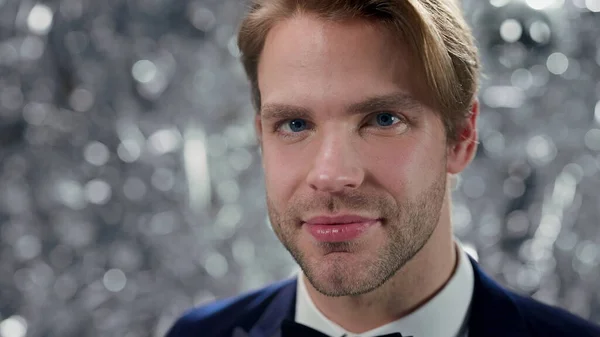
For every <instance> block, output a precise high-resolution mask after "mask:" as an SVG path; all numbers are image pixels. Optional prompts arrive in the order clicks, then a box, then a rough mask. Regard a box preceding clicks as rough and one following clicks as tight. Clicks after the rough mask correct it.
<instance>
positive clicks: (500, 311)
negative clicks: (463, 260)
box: [469, 257, 529, 337]
mask: <svg viewBox="0 0 600 337" xmlns="http://www.w3.org/2000/svg"><path fill="white" fill-rule="evenodd" d="M469 258H470V259H471V264H472V265H473V271H474V273H475V288H474V290H473V300H472V302H471V313H470V317H469V336H473V337H479V336H486V337H506V336H511V337H513V336H514V337H525V336H528V335H529V334H528V329H527V325H526V324H525V321H524V320H523V316H522V315H521V313H520V312H519V308H518V306H517V305H516V303H515V302H514V300H513V298H512V296H511V295H510V293H509V292H508V291H507V290H506V289H504V288H502V287H501V286H500V285H499V284H498V283H496V282H495V281H494V280H492V279H491V278H490V277H489V276H487V275H486V274H485V273H484V272H483V270H482V269H481V267H480V266H479V264H478V263H477V262H475V260H473V258H471V257H469Z"/></svg>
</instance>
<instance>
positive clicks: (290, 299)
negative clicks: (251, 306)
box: [244, 277, 296, 337]
mask: <svg viewBox="0 0 600 337" xmlns="http://www.w3.org/2000/svg"><path fill="white" fill-rule="evenodd" d="M295 314H296V278H295V277H294V278H292V279H290V280H289V281H287V282H285V284H284V285H283V286H282V287H281V289H279V291H278V293H277V295H275V297H274V298H273V300H272V301H271V303H270V304H269V306H268V307H267V309H266V310H265V311H264V313H263V314H262V315H261V316H260V318H259V319H258V321H257V322H256V324H254V326H253V327H252V329H251V330H250V331H249V333H248V337H279V336H280V335H281V332H280V329H281V324H282V323H283V320H284V319H290V320H292V321H293V320H294V316H295ZM244 337H246V336H244Z"/></svg>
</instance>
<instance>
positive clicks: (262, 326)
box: [248, 257, 528, 337]
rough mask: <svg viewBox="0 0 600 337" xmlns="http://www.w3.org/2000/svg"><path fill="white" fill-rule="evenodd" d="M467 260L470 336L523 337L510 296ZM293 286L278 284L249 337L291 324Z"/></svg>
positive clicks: (271, 334) (270, 335)
mask: <svg viewBox="0 0 600 337" xmlns="http://www.w3.org/2000/svg"><path fill="white" fill-rule="evenodd" d="M469 259H470V261H471V264H472V265H473V272H474V278H475V287H474V290H473V300H472V302H471V309H470V315H469V321H468V325H469V336H470V337H480V336H485V337H506V336H511V337H526V336H527V335H528V334H527V326H526V324H525V322H524V320H523V318H522V315H521V314H520V312H519V309H518V307H517V305H516V304H515V303H514V301H513V300H512V297H511V295H510V294H509V293H508V292H507V291H506V290H505V289H504V288H502V287H501V286H500V285H499V284H497V283H496V282H495V281H493V280H492V279H491V278H489V277H488V276H487V275H486V274H485V273H484V272H483V270H482V269H481V268H480V267H479V264H478V263H477V262H476V261H475V260H474V259H473V258H471V257H469ZM296 282H297V280H296V278H292V279H289V280H286V281H284V282H282V283H281V285H280V289H279V291H278V293H277V295H275V297H274V298H273V300H272V302H271V303H270V304H269V306H268V307H267V309H266V310H265V311H264V313H263V314H262V315H261V317H260V318H259V319H258V321H257V322H256V324H255V325H254V326H253V327H252V329H251V330H250V331H249V333H248V336H249V337H276V336H278V335H279V328H280V326H281V324H282V322H283V320H284V319H290V320H294V316H295V301H296ZM507 322H509V323H508V324H507Z"/></svg>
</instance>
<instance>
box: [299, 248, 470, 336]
mask: <svg viewBox="0 0 600 337" xmlns="http://www.w3.org/2000/svg"><path fill="white" fill-rule="evenodd" d="M456 246H457V247H458V250H459V254H458V256H459V258H458V267H457V268H456V270H455V272H454V274H453V275H452V277H451V278H450V280H449V281H448V283H446V285H445V286H444V288H443V289H442V290H441V291H440V292H439V293H438V294H437V295H435V296H434V297H433V298H432V299H431V300H429V301H428V302H426V303H425V304H423V305H422V306H421V307H420V308H418V309H417V310H415V311H413V312H412V313H411V314H409V315H407V316H405V317H402V318H400V319H399V320H397V321H394V322H391V323H388V324H386V325H384V326H381V327H378V328H375V329H373V330H370V331H367V332H365V333H362V334H360V335H357V334H353V333H350V332H348V331H345V330H344V329H343V328H342V327H340V326H339V325H337V324H335V323H334V322H332V321H330V320H329V319H328V318H327V317H325V316H324V315H323V314H322V313H321V312H320V311H319V309H317V307H316V306H315V304H314V302H313V301H312V299H311V298H310V295H309V294H308V292H307V290H306V285H305V284H304V281H303V278H302V277H301V275H302V274H300V275H298V282H297V291H296V317H295V320H296V322H298V323H301V324H304V325H306V326H309V327H311V328H313V329H315V330H318V331H320V332H322V333H324V334H326V335H328V336H335V337H339V336H342V335H344V334H346V335H347V336H348V337H355V336H360V337H373V336H378V335H384V334H390V333H394V332H401V333H402V334H403V335H404V336H415V337H457V336H466V332H465V331H464V327H465V326H466V324H465V322H466V321H467V318H468V317H467V316H468V312H469V307H470V304H471V297H472V296H473V287H474V276H473V266H472V265H471V263H470V261H469V258H468V255H467V253H466V252H465V251H464V250H463V248H462V246H461V245H460V243H459V242H457V245H456ZM300 273H302V272H301V271H300Z"/></svg>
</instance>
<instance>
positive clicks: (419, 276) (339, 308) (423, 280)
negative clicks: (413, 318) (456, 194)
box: [302, 192, 457, 333]
mask: <svg viewBox="0 0 600 337" xmlns="http://www.w3.org/2000/svg"><path fill="white" fill-rule="evenodd" d="M449 200H450V195H449V192H448V193H447V194H446V198H445V201H444V205H443V207H442V214H441V216H440V220H439V223H438V226H437V227H436V229H435V230H434V232H433V234H432V235H431V237H430V238H429V240H428V241H427V243H426V244H425V245H424V246H423V248H422V249H421V250H420V251H419V252H418V253H417V254H416V255H415V256H414V257H413V258H412V259H411V260H410V261H409V262H408V263H406V264H405V265H404V266H403V267H402V268H401V269H400V270H398V272H397V273H396V274H395V275H394V276H393V277H392V278H391V279H390V280H388V281H387V282H386V283H385V284H384V285H382V286H381V287H379V288H377V289H376V290H374V291H372V292H370V293H367V294H362V295H359V296H343V297H328V296H325V295H323V294H321V293H320V292H318V291H317V290H316V289H315V288H314V287H313V286H312V285H311V284H310V282H309V281H308V280H307V279H306V276H304V275H303V276H302V277H303V278H304V283H305V284H306V289H307V291H308V294H309V295H310V297H311V299H312V300H313V302H314V303H315V305H316V306H317V308H318V309H319V310H320V311H321V312H322V313H323V314H324V315H325V316H326V317H327V318H329V319H330V320H331V321H333V322H335V323H336V324H338V325H339V326H341V327H342V328H344V329H345V330H347V331H350V332H353V333H363V332H365V331H369V330H372V329H374V328H377V327H380V326H382V325H385V324H387V323H390V322H393V321H395V320H397V319H400V318H402V317H404V316H406V315H408V314H410V313H411V312H412V311H414V310H416V309H418V308H419V307H420V306H422V305H423V304H424V303H426V302H427V301H429V300H430V299H431V298H432V297H433V296H435V295H436V294H437V293H438V292H439V291H440V290H441V289H442V288H443V287H444V286H445V285H446V283H447V282H448V280H449V279H450V277H451V276H452V274H453V273H454V270H455V268H456V264H457V250H456V245H455V243H454V240H453V235H452V229H451V225H450V201H449Z"/></svg>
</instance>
